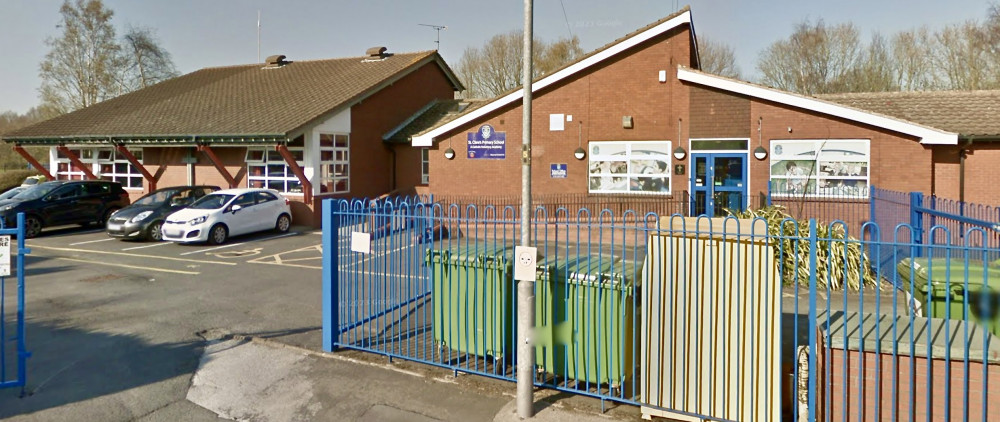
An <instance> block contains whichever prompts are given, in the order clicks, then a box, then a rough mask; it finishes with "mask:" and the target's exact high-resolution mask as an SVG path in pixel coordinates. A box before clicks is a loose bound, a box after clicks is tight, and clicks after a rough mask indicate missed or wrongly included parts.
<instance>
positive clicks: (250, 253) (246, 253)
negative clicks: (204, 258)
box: [208, 248, 263, 258]
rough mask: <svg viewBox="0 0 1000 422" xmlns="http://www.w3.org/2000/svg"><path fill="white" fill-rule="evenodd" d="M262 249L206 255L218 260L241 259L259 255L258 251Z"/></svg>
mask: <svg viewBox="0 0 1000 422" xmlns="http://www.w3.org/2000/svg"><path fill="white" fill-rule="evenodd" d="M261 249H263V248H255V249H244V250H241V251H225V252H213V253H209V254H208V255H215V256H217V257H219V258H242V257H245V256H254V255H260V250H261Z"/></svg>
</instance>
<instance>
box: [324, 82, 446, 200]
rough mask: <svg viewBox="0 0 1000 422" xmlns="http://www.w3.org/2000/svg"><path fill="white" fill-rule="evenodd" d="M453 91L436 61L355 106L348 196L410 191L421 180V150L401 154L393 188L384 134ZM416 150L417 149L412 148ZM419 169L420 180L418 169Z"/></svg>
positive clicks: (389, 147) (388, 152)
mask: <svg viewBox="0 0 1000 422" xmlns="http://www.w3.org/2000/svg"><path fill="white" fill-rule="evenodd" d="M453 97H454V91H453V89H452V86H451V84H450V83H449V82H448V79H447V77H446V76H445V74H444V72H442V71H441V69H440V68H439V67H438V66H437V65H436V64H433V63H429V64H427V65H424V66H422V67H421V68H420V69H417V70H416V71H414V72H412V73H410V74H409V75H406V76H405V77H403V78H402V79H400V80H399V81H396V82H395V83H393V84H392V86H389V87H387V88H385V89H383V90H381V91H379V92H378V93H376V94H375V95H372V96H371V97H368V98H366V99H365V100H364V101H362V102H361V103H359V104H357V105H355V106H354V107H352V108H351V169H350V171H351V192H350V194H349V195H341V196H349V197H374V196H378V195H381V194H383V193H386V192H389V191H390V190H393V189H394V188H395V189H411V190H412V188H413V187H414V186H416V183H414V180H415V181H416V182H419V181H420V173H419V171H420V152H419V151H416V152H415V153H410V152H407V153H402V154H399V155H398V156H397V157H396V163H397V165H396V171H397V177H396V186H395V187H394V186H393V180H392V177H393V175H392V174H393V168H392V155H391V154H392V153H391V148H392V147H391V146H387V145H386V144H385V143H384V142H382V135H384V134H385V133H386V132H388V131H390V130H392V129H393V128H395V127H396V126H398V125H399V124H400V123H402V122H403V121H404V120H406V119H407V118H409V117H410V116H412V115H413V114H414V113H416V112H417V110H420V108H422V107H424V106H426V105H427V104H428V103H430V102H431V100H433V99H436V98H437V99H451V98H453ZM410 149H413V148H410ZM414 168H416V169H417V173H416V179H414V177H413V169H414Z"/></svg>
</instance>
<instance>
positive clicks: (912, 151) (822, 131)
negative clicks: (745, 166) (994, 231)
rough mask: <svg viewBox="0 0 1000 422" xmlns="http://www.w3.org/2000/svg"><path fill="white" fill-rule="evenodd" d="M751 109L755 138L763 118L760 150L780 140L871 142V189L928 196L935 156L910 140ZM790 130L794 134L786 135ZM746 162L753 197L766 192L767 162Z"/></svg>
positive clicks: (761, 106)
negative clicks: (757, 193) (924, 193)
mask: <svg viewBox="0 0 1000 422" xmlns="http://www.w3.org/2000/svg"><path fill="white" fill-rule="evenodd" d="M751 104H752V105H751V114H750V115H751V120H752V122H751V126H752V129H753V132H754V135H756V131H757V127H756V126H757V119H756V118H757V117H758V116H759V117H763V123H762V125H761V129H762V130H761V139H762V140H763V143H764V148H769V144H768V142H769V141H770V140H781V139H870V140H871V142H870V147H871V166H870V168H869V171H870V173H871V174H870V175H869V177H870V179H869V181H870V183H871V184H873V185H875V186H876V187H878V188H882V189H891V190H896V191H904V192H909V191H920V192H930V190H931V175H932V174H933V172H934V165H933V163H932V155H933V153H932V150H931V148H928V147H925V146H923V145H921V144H920V143H919V142H917V140H916V139H914V138H910V137H905V136H902V135H899V134H896V133H893V132H889V131H886V130H883V129H879V128H874V127H870V126H865V125H859V124H858V123H855V122H848V121H844V120H842V119H837V118H832V117H827V116H823V115H819V114H818V113H813V112H809V111H805V110H801V109H795V108H791V107H787V106H783V105H778V104H775V103H771V102H765V101H761V100H756V99H755V100H753V101H752V102H751ZM788 128H791V129H792V131H791V132H789V131H788ZM755 137H756V136H754V138H755ZM756 141H757V140H756V139H752V140H751V142H750V144H751V148H755V147H756V145H757V142H756ZM750 161H751V165H750V174H751V181H750V189H751V192H767V181H768V179H769V177H770V169H769V167H768V166H769V160H764V161H757V160H754V159H751V160H750Z"/></svg>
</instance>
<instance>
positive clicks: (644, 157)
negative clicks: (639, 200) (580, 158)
mask: <svg viewBox="0 0 1000 422" xmlns="http://www.w3.org/2000/svg"><path fill="white" fill-rule="evenodd" d="M670 146H671V142H670V141H633V142H624V141H600V142H590V145H589V148H590V154H589V155H588V157H589V160H590V162H589V164H590V165H589V172H588V173H589V174H588V192H590V193H630V194H642V195H670V160H671V156H670V154H671V149H670Z"/></svg>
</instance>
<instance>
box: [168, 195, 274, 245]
mask: <svg viewBox="0 0 1000 422" xmlns="http://www.w3.org/2000/svg"><path fill="white" fill-rule="evenodd" d="M291 225H292V212H291V209H290V208H289V207H288V199H287V198H285V197H284V196H281V194H280V193H278V191H275V190H271V189H225V190H220V191H215V192H212V193H210V194H208V195H205V196H203V197H201V199H199V200H197V201H195V202H194V203H193V204H191V206H189V207H187V208H185V209H183V210H180V211H177V212H175V213H173V214H170V215H168V216H167V218H166V220H164V222H163V227H162V228H161V233H162V234H163V240H169V241H172V242H208V243H211V244H219V243H223V242H225V241H226V239H228V238H229V236H238V235H241V234H246V233H253V232H259V231H263V230H271V229H274V230H277V231H279V232H281V233H284V232H287V231H288V229H289V227H291Z"/></svg>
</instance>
